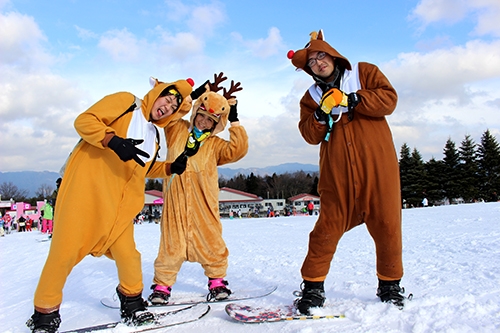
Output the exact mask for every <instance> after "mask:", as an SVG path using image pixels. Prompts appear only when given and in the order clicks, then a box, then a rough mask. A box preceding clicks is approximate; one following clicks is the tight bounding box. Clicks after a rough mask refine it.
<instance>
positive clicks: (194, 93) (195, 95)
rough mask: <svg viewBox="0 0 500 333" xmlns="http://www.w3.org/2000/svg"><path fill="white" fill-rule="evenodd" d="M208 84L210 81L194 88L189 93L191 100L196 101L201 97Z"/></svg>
mask: <svg viewBox="0 0 500 333" xmlns="http://www.w3.org/2000/svg"><path fill="white" fill-rule="evenodd" d="M208 83H210V80H206V81H205V83H203V84H202V85H201V86H199V87H198V88H196V89H195V90H193V91H192V92H191V98H192V99H193V100H195V99H198V98H199V97H200V96H201V95H203V94H204V93H205V92H206V91H207V87H206V85H207V84H208Z"/></svg>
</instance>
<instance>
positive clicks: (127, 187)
mask: <svg viewBox="0 0 500 333" xmlns="http://www.w3.org/2000/svg"><path fill="white" fill-rule="evenodd" d="M154 85H155V86H154V88H152V89H151V90H150V91H149V92H148V93H147V94H146V96H144V99H143V100H140V99H138V98H136V97H135V96H134V95H133V94H131V93H127V92H119V93H116V94H112V95H109V96H106V97H104V98H103V99H101V100H100V101H98V102H97V103H96V104H94V105H92V106H91V107H90V108H89V109H88V110H87V111H85V112H83V113H82V114H80V115H79V116H78V117H77V119H76V120H75V128H76V130H77V132H78V134H79V135H80V136H81V138H82V140H81V141H80V143H79V144H78V145H77V146H76V147H75V149H74V150H73V152H72V154H71V156H70V158H69V160H68V162H67V166H66V170H65V173H64V177H63V180H62V184H61V187H60V189H59V194H58V197H57V210H56V213H55V215H56V216H55V221H57V222H56V223H55V226H54V233H53V237H52V242H51V246H50V252H49V255H48V258H47V261H46V263H45V266H44V268H43V271H42V274H41V277H40V281H39V284H38V287H37V289H36V292H35V298H34V305H35V310H36V311H35V314H34V315H33V317H32V319H31V321H32V322H31V323H30V325H31V326H30V327H32V328H33V329H37V328H39V327H43V328H48V327H51V328H54V327H56V326H58V323H57V321H58V320H59V322H60V319H58V318H59V315H58V309H59V307H60V304H61V302H62V298H63V293H62V291H63V287H64V284H65V282H66V278H67V277H68V275H69V274H70V272H71V270H72V269H73V267H74V266H75V265H77V264H78V263H79V262H80V261H81V260H82V259H83V258H84V257H85V256H87V255H89V254H90V255H92V256H101V255H103V254H104V255H106V256H108V257H109V258H111V259H114V260H115V263H116V267H117V270H118V279H119V290H120V292H121V293H122V294H124V295H126V296H137V295H139V296H140V295H141V292H142V289H143V282H142V271H141V256H140V253H139V252H138V251H137V249H136V246H135V242H134V236H133V232H134V225H133V218H134V217H135V216H136V214H137V213H138V212H139V211H140V210H141V209H142V208H143V206H144V182H145V178H146V177H151V178H161V177H165V176H166V175H167V173H168V172H169V170H170V165H169V164H168V163H165V162H163V163H160V162H158V161H157V162H156V163H155V164H154V165H153V166H152V167H151V164H152V163H153V157H154V156H155V155H156V153H157V148H158V145H159V142H157V135H156V129H155V125H157V126H160V127H165V126H167V125H168V124H169V123H170V122H171V121H174V120H176V119H179V118H181V117H182V116H183V115H185V114H186V113H187V112H188V111H189V110H190V108H191V98H190V96H189V95H190V93H191V91H192V88H191V85H190V84H189V83H188V81H186V80H179V81H176V82H173V83H163V82H158V81H157V80H156V81H155V82H154ZM169 87H173V88H174V89H175V90H176V91H177V93H178V94H179V93H180V95H181V96H182V104H180V105H179V106H178V109H177V112H175V113H173V114H172V115H170V116H167V117H164V118H161V119H159V120H158V121H155V120H154V119H153V118H152V111H153V110H152V108H153V105H154V104H155V101H156V100H157V99H159V98H160V97H159V96H162V95H161V94H162V93H164V91H165V90H166V89H167V88H169ZM169 89H170V88H169ZM134 102H135V105H134V106H135V107H136V108H135V110H133V111H131V112H126V113H124V111H125V110H127V109H129V108H130V106H131V105H132V104H133V103H134ZM115 135H116V137H121V138H132V139H136V140H143V142H142V144H140V145H138V146H137V147H139V149H141V150H143V151H145V152H146V153H148V154H149V157H145V156H144V157H141V160H142V163H141V164H145V166H144V167H143V166H141V165H139V162H137V163H136V161H134V160H133V159H130V160H128V161H126V162H124V161H123V160H121V156H120V157H119V156H118V155H117V153H115V152H114V151H113V150H112V149H110V148H108V147H107V145H108V142H110V139H109V138H110V137H113V136H115ZM148 170H149V171H148ZM51 313H56V314H57V315H56V314H54V316H53V319H51V320H52V322H49V321H48V320H45V319H44V315H45V314H51ZM49 319H50V318H49ZM45 321H47V323H45ZM45 324H46V325H49V324H53V326H43V325H45ZM56 324H57V325H56ZM40 325H42V326H40Z"/></svg>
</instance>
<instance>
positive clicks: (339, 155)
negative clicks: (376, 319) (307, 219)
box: [288, 31, 404, 314]
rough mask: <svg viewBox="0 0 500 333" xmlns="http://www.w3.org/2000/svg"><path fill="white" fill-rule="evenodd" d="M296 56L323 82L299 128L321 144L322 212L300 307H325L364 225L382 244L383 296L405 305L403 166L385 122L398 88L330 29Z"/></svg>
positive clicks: (306, 102) (303, 109)
mask: <svg viewBox="0 0 500 333" xmlns="http://www.w3.org/2000/svg"><path fill="white" fill-rule="evenodd" d="M288 56H289V58H290V59H291V60H292V63H293V65H294V66H295V67H297V68H300V69H302V70H303V71H305V72H306V73H307V74H309V75H311V77H312V78H313V79H314V81H315V82H314V84H313V85H312V86H311V87H310V88H309V89H308V90H307V91H306V93H305V94H304V96H303V97H302V99H301V101H300V121H299V131H300V133H301V135H302V136H303V138H304V139H305V140H306V142H308V143H310V144H314V145H317V144H320V153H319V173H320V177H319V183H318V193H319V194H320V203H321V212H320V215H319V217H318V221H317V222H316V225H315V226H314V229H313V230H312V231H311V233H310V235H309V250H308V253H307V256H306V258H305V260H304V263H303V265H302V270H301V273H302V278H303V280H304V281H303V284H302V296H301V298H299V299H297V300H296V306H297V308H298V310H299V311H300V312H301V313H303V314H309V313H310V311H309V310H310V308H312V307H319V306H323V303H324V301H325V292H324V281H325V278H326V275H327V274H328V271H329V269H330V264H331V261H332V258H333V255H334V253H335V251H336V249H337V244H338V242H339V240H340V238H341V237H342V235H343V234H344V233H345V232H347V231H349V230H350V229H352V228H354V227H356V226H358V225H360V224H363V223H364V224H365V225H366V227H367V229H368V232H369V233H370V235H371V237H372V238H373V241H374V243H375V250H376V256H377V276H378V279H379V284H378V289H377V296H379V298H380V299H381V301H383V302H390V303H394V304H396V305H397V306H399V307H402V306H403V301H404V296H403V295H401V294H402V293H403V292H404V289H403V288H401V287H400V286H399V283H400V280H401V277H402V276H403V263H402V235H401V196H400V185H399V165H398V159H397V155H396V151H395V148H394V143H393V141H392V134H391V131H390V129H389V126H388V124H387V121H386V119H385V117H386V116H388V115H390V114H391V113H392V112H393V111H394V109H395V108H396V102H397V94H396V91H395V89H394V88H393V87H392V85H391V83H390V82H389V80H388V79H387V78H386V77H385V76H384V74H383V73H382V72H381V71H380V70H379V69H378V67H376V66H375V65H373V64H370V63H366V62H360V63H356V64H354V65H351V63H350V62H349V61H348V60H347V59H346V58H345V57H344V56H342V55H341V54H340V53H338V52H337V50H335V49H334V48H333V47H331V46H330V45H329V44H328V43H327V42H325V41H324V40H323V32H322V31H319V33H316V32H314V33H312V34H311V40H310V41H309V43H307V44H306V46H305V47H304V48H303V49H301V50H298V51H296V52H293V51H290V52H289V54H288Z"/></svg>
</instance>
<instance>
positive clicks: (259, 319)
mask: <svg viewBox="0 0 500 333" xmlns="http://www.w3.org/2000/svg"><path fill="white" fill-rule="evenodd" d="M323 311H325V310H323ZM226 313H227V314H228V315H229V316H230V317H231V318H233V319H234V320H236V321H238V322H242V323H267V322H277V321H287V320H311V319H337V318H345V316H344V315H343V314H340V313H338V314H326V315H325V314H322V315H312V316H306V315H302V314H297V311H296V309H295V307H294V306H293V305H283V306H278V307H275V308H268V309H266V308H261V307H253V306H249V305H242V304H236V303H229V304H227V305H226Z"/></svg>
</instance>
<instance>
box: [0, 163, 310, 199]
mask: <svg viewBox="0 0 500 333" xmlns="http://www.w3.org/2000/svg"><path fill="white" fill-rule="evenodd" d="M318 170H319V167H318V166H317V165H314V164H302V163H284V164H280V165H275V166H268V167H265V168H240V169H230V168H219V176H220V177H223V178H225V179H231V178H233V177H234V176H236V175H238V174H241V175H245V176H248V175H250V174H251V173H253V174H254V175H256V176H261V177H263V176H266V175H272V174H274V173H276V174H278V175H279V174H283V173H287V172H288V173H293V172H296V171H304V172H317V171H318ZM57 178H59V173H58V172H51V171H17V172H0V184H2V183H8V182H11V183H13V184H14V185H16V186H17V188H18V189H19V190H28V196H29V197H34V196H35V192H36V191H37V190H38V189H39V188H40V186H41V185H50V186H52V187H53V188H55V187H56V179H57ZM9 199H10V198H2V200H9Z"/></svg>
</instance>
